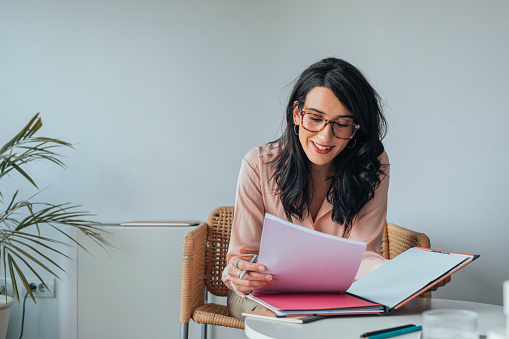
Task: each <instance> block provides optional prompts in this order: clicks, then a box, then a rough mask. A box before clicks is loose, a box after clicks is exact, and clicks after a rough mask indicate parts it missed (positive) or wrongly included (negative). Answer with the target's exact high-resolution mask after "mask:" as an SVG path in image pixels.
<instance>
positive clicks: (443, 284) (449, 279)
mask: <svg viewBox="0 0 509 339" xmlns="http://www.w3.org/2000/svg"><path fill="white" fill-rule="evenodd" d="M450 282H451V276H448V277H446V278H445V279H444V280H442V281H440V282H439V283H438V284H436V285H435V286H433V287H432V288H430V289H428V291H436V290H438V288H439V287H442V286H445V285H447V284H448V283H450Z"/></svg>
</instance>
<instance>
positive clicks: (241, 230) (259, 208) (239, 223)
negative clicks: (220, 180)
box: [222, 148, 265, 297]
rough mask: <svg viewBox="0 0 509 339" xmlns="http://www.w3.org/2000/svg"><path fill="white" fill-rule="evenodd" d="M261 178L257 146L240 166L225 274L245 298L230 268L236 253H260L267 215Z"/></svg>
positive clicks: (233, 286)
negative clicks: (231, 274) (232, 277)
mask: <svg viewBox="0 0 509 339" xmlns="http://www.w3.org/2000/svg"><path fill="white" fill-rule="evenodd" d="M260 177H261V174H260V160H259V156H258V149H257V148H254V149H252V150H251V151H249V152H248V153H247V154H246V156H245V157H244V159H243V160H242V164H241V166H240V173H239V178H238V181H237V192H236V196H235V213H234V216H233V223H232V231H231V236H230V245H229V247H228V254H227V261H226V262H227V266H226V267H225V269H224V270H223V274H222V280H223V282H224V283H225V285H226V286H227V287H228V288H230V289H231V290H233V291H234V292H235V293H237V294H238V295H239V296H241V297H245V295H244V294H243V293H241V292H240V291H238V290H237V288H236V287H235V285H233V284H232V283H231V277H230V276H229V269H230V267H231V266H232V265H233V263H231V262H230V260H231V258H232V257H234V256H241V257H244V256H245V257H251V255H252V254H258V252H259V249H260V240H261V235H262V228H263V218H264V216H265V207H264V199H263V194H262V192H263V189H262V187H263V185H262V184H261V180H260Z"/></svg>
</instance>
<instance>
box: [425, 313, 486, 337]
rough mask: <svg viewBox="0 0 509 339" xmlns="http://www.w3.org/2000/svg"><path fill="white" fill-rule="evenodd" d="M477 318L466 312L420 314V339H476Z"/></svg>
mask: <svg viewBox="0 0 509 339" xmlns="http://www.w3.org/2000/svg"><path fill="white" fill-rule="evenodd" d="M477 323H478V316H477V313H475V312H473V311H466V310H429V311H424V312H423V313H422V339H478V338H479V329H478V324H477Z"/></svg>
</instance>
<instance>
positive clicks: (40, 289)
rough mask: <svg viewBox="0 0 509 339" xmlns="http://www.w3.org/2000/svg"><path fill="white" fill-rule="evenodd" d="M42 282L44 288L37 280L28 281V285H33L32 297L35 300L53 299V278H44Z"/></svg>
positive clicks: (54, 293) (54, 292)
mask: <svg viewBox="0 0 509 339" xmlns="http://www.w3.org/2000/svg"><path fill="white" fill-rule="evenodd" d="M43 280H44V282H45V283H46V286H48V287H47V288H46V286H44V284H43V283H42V282H40V281H38V280H35V279H32V281H30V280H29V284H32V283H33V284H35V286H36V288H35V291H32V293H33V294H34V297H36V298H55V295H56V291H55V286H56V285H55V278H44V279H43Z"/></svg>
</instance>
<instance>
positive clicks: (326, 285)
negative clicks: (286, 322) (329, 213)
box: [255, 213, 366, 293]
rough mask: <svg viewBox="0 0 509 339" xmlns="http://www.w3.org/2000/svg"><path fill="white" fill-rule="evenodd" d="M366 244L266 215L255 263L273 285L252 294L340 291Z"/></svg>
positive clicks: (348, 281)
mask: <svg viewBox="0 0 509 339" xmlns="http://www.w3.org/2000/svg"><path fill="white" fill-rule="evenodd" d="M365 250H366V243H364V242H360V241H355V240H349V239H344V238H340V237H337V236H333V235H329V234H325V233H322V232H318V231H315V230H312V229H309V228H306V227H302V226H298V225H295V224H292V223H290V222H288V221H285V220H282V219H279V218H277V217H275V216H273V215H270V214H268V213H266V214H265V220H264V223H263V231H262V239H261V243H260V252H259V257H258V262H259V263H260V264H263V265H265V267H266V271H265V273H271V274H272V275H273V277H274V283H273V284H272V285H270V286H268V287H265V288H261V289H258V290H256V291H255V292H264V293H265V292H284V293H291V292H343V291H346V290H347V289H348V288H349V287H350V285H351V284H352V283H353V281H354V278H355V275H356V274H357V271H358V269H359V266H360V263H361V260H362V257H363V255H364V251H365Z"/></svg>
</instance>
